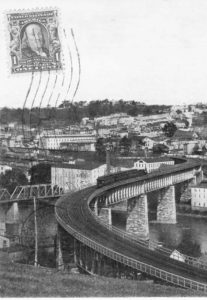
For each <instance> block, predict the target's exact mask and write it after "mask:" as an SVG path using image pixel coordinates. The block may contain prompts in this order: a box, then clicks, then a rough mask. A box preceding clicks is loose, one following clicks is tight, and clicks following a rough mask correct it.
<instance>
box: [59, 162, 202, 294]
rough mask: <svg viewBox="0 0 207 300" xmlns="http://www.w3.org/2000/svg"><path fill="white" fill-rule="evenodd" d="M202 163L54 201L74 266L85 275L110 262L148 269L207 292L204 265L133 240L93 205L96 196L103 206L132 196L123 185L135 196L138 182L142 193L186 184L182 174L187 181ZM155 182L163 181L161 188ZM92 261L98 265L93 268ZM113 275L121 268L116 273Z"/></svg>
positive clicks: (154, 275) (162, 276)
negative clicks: (69, 241)
mask: <svg viewBox="0 0 207 300" xmlns="http://www.w3.org/2000/svg"><path fill="white" fill-rule="evenodd" d="M200 167H201V165H200V164H199V163H188V162H187V163H183V164H180V165H179V166H178V165H175V166H173V167H171V168H169V169H167V170H163V171H162V172H160V173H159V172H155V173H153V174H152V173H151V174H150V175H146V176H143V177H139V178H133V179H129V180H125V181H120V182H116V183H114V184H111V185H108V186H104V187H102V188H99V189H97V188H96V187H95V186H94V187H90V188H87V189H84V190H81V191H78V192H76V193H74V194H72V195H67V194H66V195H63V196H62V197H61V198H60V199H58V201H57V202H56V209H55V214H56V219H57V221H58V223H59V226H60V228H63V229H64V230H65V231H66V232H67V233H68V234H69V235H68V237H69V236H70V237H71V236H72V237H73V238H74V240H75V242H74V244H75V245H76V246H75V249H74V257H75V262H76V264H77V265H79V266H81V267H82V268H83V269H85V270H86V271H88V272H89V273H98V274H103V270H102V272H101V269H103V268H104V264H106V263H107V261H108V260H110V261H111V265H113V266H114V268H117V265H119V266H120V265H122V266H125V268H126V269H127V268H128V269H130V270H135V271H139V272H143V273H146V274H148V275H151V276H153V277H156V278H159V279H161V280H164V281H166V282H168V283H171V284H174V285H176V286H180V287H183V288H188V289H193V290H197V291H202V292H204V293H207V264H205V263H204V262H202V261H201V260H199V259H195V258H191V257H187V256H185V261H179V260H175V259H173V258H170V256H169V255H170V253H171V252H170V250H169V249H166V248H162V249H161V248H160V247H158V245H156V243H153V242H151V241H141V240H137V238H136V237H135V236H132V235H129V234H127V233H126V232H123V231H121V230H118V229H116V228H114V227H113V226H111V225H109V224H106V223H104V222H103V221H100V219H99V217H97V215H96V214H95V211H93V208H92V207H94V203H95V202H96V200H97V199H98V200H99V199H100V198H101V199H104V200H105V204H110V203H109V201H110V202H111V203H114V201H117V202H119V201H123V200H122V199H126V196H127V195H128V197H130V192H128V191H127V190H124V193H122V192H120V190H123V187H124V188H125V189H126V188H127V187H130V189H131V191H132V195H133V196H135V194H136V190H137V191H139V190H140V189H139V185H140V186H142V188H141V190H142V191H141V192H140V193H143V190H144V189H145V188H148V189H150V188H151V189H152V190H155V189H156V188H155V186H157V189H159V188H163V186H170V185H172V181H173V180H174V181H175V182H176V183H179V182H180V181H181V182H184V181H185V174H186V179H187V180H189V179H191V178H194V176H195V174H197V173H198V172H199V170H200ZM190 174H191V175H190ZM166 178H167V179H166ZM179 178H180V181H179ZM159 180H160V182H161V183H162V184H161V187H160V183H159ZM153 182H156V184H153ZM135 187H137V188H135ZM114 195H115V196H114ZM120 197H122V198H121V200H120ZM98 203H99V202H98ZM91 204H92V205H91ZM96 265H97V266H99V267H97V268H96ZM115 274H116V275H117V274H119V272H118V273H117V271H115Z"/></svg>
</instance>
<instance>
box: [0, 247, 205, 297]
mask: <svg viewBox="0 0 207 300" xmlns="http://www.w3.org/2000/svg"><path fill="white" fill-rule="evenodd" d="M0 296H1V297H126V296H128V297H146V296H148V297H151V296H154V297H156V296H157V297H158V296H166V297H167V296H176V297H179V296H180V297H181V296H203V294H202V293H197V292H194V291H190V290H184V289H180V288H176V287H171V286H167V285H159V284H154V283H146V282H143V281H132V280H127V279H114V278H106V277H98V276H97V277H96V276H94V277H92V276H87V275H81V274H67V273H66V272H58V271H57V270H56V269H47V268H35V267H33V266H27V265H20V264H15V263H12V262H11V261H10V260H9V258H8V255H7V253H3V252H0Z"/></svg>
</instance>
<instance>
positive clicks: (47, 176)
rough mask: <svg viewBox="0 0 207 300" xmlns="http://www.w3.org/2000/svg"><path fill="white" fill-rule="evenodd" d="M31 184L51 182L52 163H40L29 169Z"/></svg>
mask: <svg viewBox="0 0 207 300" xmlns="http://www.w3.org/2000/svg"><path fill="white" fill-rule="evenodd" d="M29 174H30V175H31V179H30V183H31V184H42V183H43V184H44V183H45V184H47V183H50V182H51V165H50V164H45V163H40V164H38V165H35V166H32V167H31V169H30V170H29Z"/></svg>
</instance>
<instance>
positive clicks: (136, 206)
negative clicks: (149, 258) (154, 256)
mask: <svg viewBox="0 0 207 300" xmlns="http://www.w3.org/2000/svg"><path fill="white" fill-rule="evenodd" d="M126 231H127V232H128V233H129V234H133V235H134V236H137V238H138V239H144V240H146V239H149V222H148V203H147V195H146V194H143V195H141V196H138V197H136V198H132V199H129V200H128V216H127V222H126Z"/></svg>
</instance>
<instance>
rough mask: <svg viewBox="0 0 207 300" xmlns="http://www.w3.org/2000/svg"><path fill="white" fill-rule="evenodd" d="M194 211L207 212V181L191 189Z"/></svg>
mask: <svg viewBox="0 0 207 300" xmlns="http://www.w3.org/2000/svg"><path fill="white" fill-rule="evenodd" d="M191 208H192V210H207V181H206V180H203V181H201V183H200V184H198V185H196V186H193V187H191Z"/></svg>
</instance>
